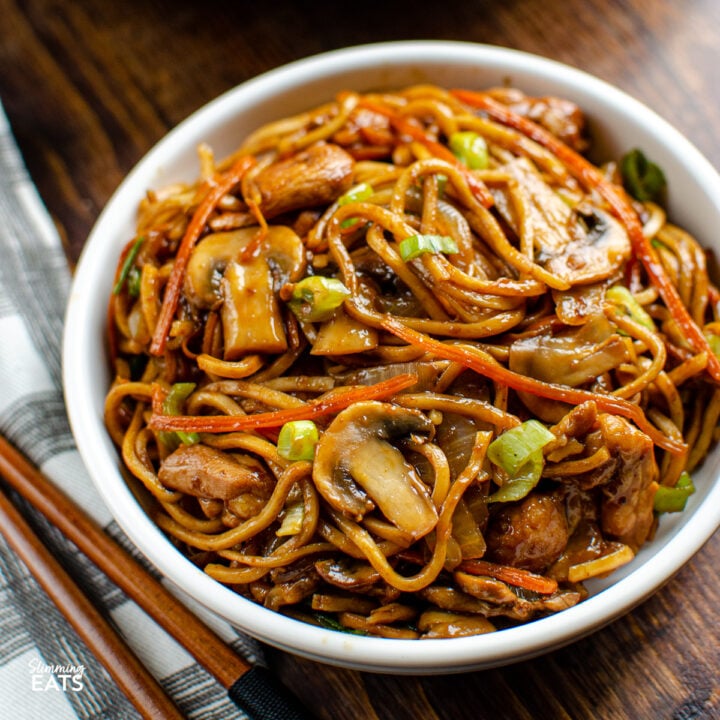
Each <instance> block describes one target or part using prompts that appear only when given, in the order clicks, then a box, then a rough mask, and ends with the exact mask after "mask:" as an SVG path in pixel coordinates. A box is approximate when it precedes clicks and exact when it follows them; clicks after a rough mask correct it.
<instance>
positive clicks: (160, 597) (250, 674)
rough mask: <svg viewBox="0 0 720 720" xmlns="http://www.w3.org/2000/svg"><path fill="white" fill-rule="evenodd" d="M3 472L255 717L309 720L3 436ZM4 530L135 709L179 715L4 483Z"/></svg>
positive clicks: (171, 718) (0, 515)
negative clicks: (30, 522) (9, 496)
mask: <svg viewBox="0 0 720 720" xmlns="http://www.w3.org/2000/svg"><path fill="white" fill-rule="evenodd" d="M0 475H1V476H2V477H3V478H4V479H5V480H6V482H7V483H8V484H9V485H10V486H11V487H13V488H14V489H15V490H16V491H17V492H18V493H19V494H20V495H22V496H23V497H24V498H25V499H26V500H27V501H28V502H29V503H30V504H31V505H33V506H34V507H35V508H36V509H37V510H38V511H39V512H40V513H42V514H43V515H44V516H45V517H46V518H47V519H48V520H49V521H50V522H51V523H52V524H53V525H54V526H55V527H57V528H58V529H59V530H60V531H61V532H62V533H63V534H64V535H65V536H66V537H67V538H68V539H69V540H70V541H72V542H73V543H74V544H75V545H76V546H77V548H78V549H79V550H80V551H81V552H82V553H84V554H85V555H86V556H87V557H88V558H89V559H90V560H92V562H93V563H95V565H97V567H98V568H99V569H100V570H102V571H103V572H104V573H105V574H106V575H107V576H108V578H109V579H110V580H112V581H113V582H114V583H115V584H116V585H117V586H118V587H119V588H121V589H122V590H123V591H124V592H125V593H126V594H127V595H128V597H130V598H132V599H133V600H134V601H135V602H136V603H137V604H138V605H139V606H140V607H141V608H142V609H143V610H145V612H146V613H147V614H148V615H150V617H152V618H153V619H154V620H155V621H156V622H157V623H158V625H160V626H161V627H163V628H164V629H165V630H166V631H167V632H168V633H169V634H170V635H172V636H173V637H174V638H175V639H176V640H177V641H178V642H179V643H180V644H181V645H183V646H184V647H185V648H186V649H187V650H188V652H189V653H190V654H191V655H192V656H193V657H194V658H195V659H196V660H197V662H198V663H200V665H202V666H203V667H204V668H205V669H206V670H207V671H208V672H209V673H210V674H211V675H212V676H213V677H215V679H216V680H217V681H218V682H219V683H220V684H221V685H222V686H223V687H224V688H225V689H226V690H227V691H228V696H229V697H230V699H231V700H232V701H233V702H234V703H235V704H236V705H237V706H238V707H239V708H240V709H241V710H243V711H244V712H245V713H247V714H248V715H249V717H250V718H251V720H309V718H310V717H311V715H309V714H308V712H307V711H306V710H305V709H304V708H303V707H302V706H301V705H300V703H299V702H298V701H297V699H296V698H295V697H294V696H292V695H291V694H290V693H289V692H288V691H287V690H286V689H285V688H284V686H283V685H281V684H280V683H279V682H278V681H277V680H276V679H275V678H274V677H273V676H272V675H271V674H270V673H269V672H268V671H267V670H266V669H265V668H262V667H259V666H252V665H250V664H249V663H247V662H246V661H245V660H243V659H242V658H241V657H239V656H238V655H237V654H236V653H235V652H234V651H233V650H232V649H231V648H230V647H229V646H228V645H226V644H225V642H223V640H222V639H221V638H219V637H218V636H217V635H216V634H215V633H214V632H213V631H212V630H211V629H210V628H208V627H207V626H206V625H205V624H204V623H202V622H201V621H200V620H199V619H198V618H197V617H196V616H195V615H194V614H193V613H192V612H191V611H190V610H189V609H188V608H187V607H185V605H183V604H182V603H180V601H179V600H177V599H176V598H175V596H174V595H172V594H171V593H170V592H169V591H168V590H166V589H165V587H164V586H163V585H162V584H161V583H160V582H158V581H157V580H156V579H155V578H154V577H153V576H152V575H150V574H149V573H148V572H147V571H146V570H145V569H144V568H143V567H142V566H141V565H140V564H139V563H138V562H137V561H136V560H135V559H134V558H133V557H132V556H131V555H130V554H129V553H128V552H127V551H126V550H124V549H123V548H122V547H121V546H120V545H118V543H117V542H115V540H113V539H112V538H111V537H110V536H109V535H108V534H107V533H105V532H104V531H103V529H102V528H101V527H100V526H99V525H98V524H97V523H96V522H95V521H94V520H93V519H92V518H91V517H90V516H89V515H87V513H85V511H84V510H83V509H82V508H80V507H79V506H78V505H77V504H76V503H75V502H73V501H72V500H71V499H70V498H69V497H67V495H65V494H64V493H63V492H62V491H61V490H60V489H59V488H57V487H56V486H55V485H54V484H53V483H52V482H50V481H49V480H48V479H47V478H46V477H45V476H44V475H43V474H42V473H41V472H40V471H39V470H38V469H37V468H35V467H34V466H33V465H32V464H31V463H30V462H29V461H28V460H27V459H26V458H25V457H24V456H23V455H22V454H21V453H20V452H19V451H18V450H16V449H15V448H14V447H13V446H12V445H11V444H10V443H9V442H8V441H7V440H6V439H5V438H3V437H2V436H0ZM0 532H1V533H2V535H3V536H4V537H5V539H6V540H7V542H8V544H9V545H10V547H12V548H13V550H14V551H15V552H16V553H17V555H18V556H19V557H20V559H21V560H22V561H23V562H24V563H25V565H27V567H28V569H29V570H30V572H31V573H32V574H33V575H34V576H35V578H36V580H37V581H38V583H39V584H40V585H41V587H42V588H43V589H44V590H45V592H46V593H47V594H48V595H49V596H50V598H51V599H52V601H53V602H54V603H55V605H56V606H57V607H58V609H59V610H60V611H61V612H62V614H63V615H64V616H65V617H66V618H67V620H68V621H69V623H70V624H71V625H72V627H73V628H74V629H75V631H76V632H77V633H78V635H79V636H80V637H81V638H82V639H83V640H84V641H85V643H86V645H87V646H88V647H89V648H90V650H91V651H92V652H93V654H94V655H95V656H96V657H97V659H98V660H99V661H100V662H101V663H102V664H103V666H104V667H105V669H106V670H107V671H108V673H109V674H110V676H111V677H112V678H113V679H114V680H115V682H116V683H117V684H118V687H119V688H120V689H121V690H122V691H123V692H124V693H125V695H126V696H127V697H128V699H129V700H130V701H131V702H132V703H133V705H134V706H135V707H136V708H137V710H138V712H139V713H140V714H141V715H142V716H143V717H144V718H148V719H150V718H152V719H153V720H157V719H158V718H165V719H167V720H175V719H176V718H178V719H179V718H182V717H183V716H182V714H181V713H180V711H179V710H178V708H177V707H176V705H175V704H174V703H173V702H172V701H171V700H170V698H168V696H167V695H166V694H165V692H164V691H163V689H162V688H161V687H160V685H159V684H158V682H157V681H156V680H155V678H154V677H153V676H152V675H151V674H150V673H149V672H148V670H147V669H146V668H145V667H144V666H143V665H142V663H141V662H140V661H139V660H138V658H137V657H136V656H135V655H134V654H133V652H132V650H131V649H130V648H129V647H128V646H127V644H126V643H125V641H124V640H123V639H122V638H121V637H120V636H119V635H118V634H117V633H116V632H115V630H114V629H113V627H112V626H111V625H110V624H109V622H108V621H107V620H106V619H105V618H104V617H103V616H102V615H101V614H100V613H99V612H98V610H97V609H96V608H95V607H94V606H93V605H92V603H91V602H90V601H89V600H88V599H87V597H86V596H85V595H84V594H83V592H82V591H81V590H80V588H78V586H77V585H76V584H75V582H74V581H73V579H72V578H71V577H70V576H69V575H68V573H67V572H66V571H65V570H64V568H63V567H62V566H61V565H60V563H59V562H58V561H57V560H56V559H55V557H54V556H53V555H52V554H51V553H50V551H49V550H48V549H47V548H46V547H45V545H44V544H43V543H42V542H41V541H40V539H39V538H38V537H37V535H35V533H34V531H33V530H32V528H31V527H30V525H28V523H27V521H26V520H25V519H24V518H23V516H22V515H21V514H20V512H19V511H18V510H17V509H16V508H15V506H14V505H13V504H12V502H11V501H10V499H9V498H8V496H7V495H6V494H5V493H3V492H2V490H1V489H0Z"/></svg>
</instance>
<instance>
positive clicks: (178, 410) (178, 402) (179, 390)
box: [160, 382, 200, 449]
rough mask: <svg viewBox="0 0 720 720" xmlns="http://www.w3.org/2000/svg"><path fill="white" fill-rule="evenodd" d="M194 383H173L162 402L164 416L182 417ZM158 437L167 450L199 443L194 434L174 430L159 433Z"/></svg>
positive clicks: (196, 435)
mask: <svg viewBox="0 0 720 720" xmlns="http://www.w3.org/2000/svg"><path fill="white" fill-rule="evenodd" d="M195 387H196V383H192V382H178V383H174V384H173V386H172V387H171V388H170V392H169V393H168V394H167V395H166V396H165V400H164V401H163V412H164V413H165V414H166V415H182V414H183V410H184V404H185V400H187V398H188V396H189V395H190V393H192V391H193V390H194V389H195ZM160 437H161V439H162V441H163V443H165V445H167V446H168V447H169V448H173V449H174V448H176V447H177V446H178V445H179V444H180V443H183V444H184V445H194V444H195V443H197V442H200V436H199V435H198V434H197V433H196V432H184V431H182V430H176V431H174V432H161V433H160Z"/></svg>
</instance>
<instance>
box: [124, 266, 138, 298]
mask: <svg viewBox="0 0 720 720" xmlns="http://www.w3.org/2000/svg"><path fill="white" fill-rule="evenodd" d="M141 277H142V273H141V272H140V268H139V267H138V266H137V265H133V266H132V267H131V268H130V272H129V273H128V275H127V291H128V295H129V296H130V297H133V298H136V297H137V296H138V295H139V294H140V280H141Z"/></svg>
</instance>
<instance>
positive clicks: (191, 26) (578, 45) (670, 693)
mask: <svg viewBox="0 0 720 720" xmlns="http://www.w3.org/2000/svg"><path fill="white" fill-rule="evenodd" d="M0 18H2V19H1V20H0V98H1V99H2V102H3V104H4V106H5V109H6V112H7V114H8V116H9V118H10V121H11V123H12V125H13V129H14V131H15V134H16V137H17V139H18V142H19V144H20V147H21V149H22V151H23V153H24V155H25V159H26V162H27V164H28V167H29V169H30V172H31V174H32V176H33V178H34V180H35V182H36V183H37V185H38V188H39V190H40V192H41V194H42V197H43V198H44V200H45V202H46V204H47V206H48V208H49V210H50V212H51V213H52V215H53V217H54V218H55V220H56V222H57V224H58V227H59V228H60V229H61V232H62V234H63V237H64V238H65V241H66V244H67V252H68V257H69V259H70V260H71V261H75V260H76V259H77V257H78V256H79V254H80V251H81V250H82V247H83V244H84V242H85V239H86V237H87V234H88V232H89V230H90V228H91V226H92V224H93V222H94V220H95V219H96V217H97V215H98V213H99V212H100V210H101V209H102V207H103V205H104V204H105V203H106V201H107V200H108V198H109V196H110V194H111V193H112V191H113V190H114V189H115V187H117V185H118V184H119V183H120V181H121V180H122V178H123V177H124V176H125V174H126V173H127V172H128V170H129V169H130V168H131V167H132V166H133V165H134V164H135V163H136V162H137V161H138V160H139V159H140V158H141V157H142V156H143V154H144V153H145V152H146V151H147V150H148V149H149V148H150V147H152V145H153V144H154V143H155V142H156V141H157V140H158V139H159V138H160V137H162V136H163V135H164V134H165V133H166V132H167V131H168V130H169V129H170V128H171V127H173V126H174V125H176V124H177V123H178V122H180V121H181V120H182V119H184V118H185V117H186V116H187V115H189V114H190V113H191V112H192V111H193V110H195V109H197V108H199V107H200V106H202V105H203V104H204V103H206V102H207V101H208V100H210V99H212V98H213V97H215V96H216V95H218V94H219V93H221V92H223V91H225V90H227V89H229V88H231V87H233V86H234V85H236V84H238V83H240V82H242V81H243V80H246V79H248V78H250V77H252V76H255V75H257V74H258V73H260V72H263V71H266V70H269V69H271V68H274V67H276V66H278V65H282V64H283V63H286V62H289V61H291V60H295V59H298V58H300V57H303V56H306V55H310V54H314V53H317V52H322V51H324V50H329V49H333V48H338V47H343V46H347V45H354V44H358V43H364V42H373V41H381V40H399V39H413V38H414V39H419V38H436V39H453V40H470V41H476V42H489V43H494V44H499V45H504V46H508V47H513V48H518V49H522V50H527V51H530V52H535V53H539V54H541V55H545V56H547V57H551V58H556V59H558V60H561V61H563V62H566V63H569V64H571V65H574V66H576V67H579V68H581V69H584V70H587V71H590V72H592V73H594V74H595V75H597V76H599V77H601V78H603V79H605V80H608V81H610V82H612V83H614V84H615V85H618V86H619V87H620V88H622V89H624V90H626V91H628V92H629V93H631V94H632V95H634V96H635V97H637V98H638V99H640V100H642V101H644V102H646V103H647V104H649V105H650V106H651V107H653V109H655V110H656V111H657V112H659V113H660V114H661V115H662V116H664V117H665V118H666V119H668V120H669V121H670V122H671V123H673V124H674V125H675V126H676V127H678V128H679V129H680V130H681V131H682V132H683V133H685V134H686V135H687V136H688V137H689V138H690V139H691V140H692V141H693V142H694V143H695V144H696V145H697V146H698V147H699V148H700V150H701V151H702V152H703V153H704V154H705V155H706V156H707V157H708V158H709V159H710V161H711V162H713V163H714V164H715V165H716V166H720V142H718V141H719V140H720V102H718V98H719V97H720V73H719V72H718V70H719V69H720V3H718V2H717V0H686V1H685V2H678V1H677V0H505V2H500V1H498V2H491V1H490V0H484V1H483V0H479V1H476V2H472V1H467V2H464V3H452V4H447V3H446V4H444V5H443V4H438V5H436V6H428V5H423V4H422V3H418V2H417V0H413V1H410V0H400V1H399V2H395V3H381V4H358V3H355V4H348V3H339V2H337V1H335V2H329V0H316V1H315V2H312V3H309V2H308V3H299V2H294V1H293V0H274V2H257V3H250V2H237V1H236V2H232V1H230V0H227V1H222V0H203V2H196V1H195V2H192V1H190V0H184V1H183V0H155V1H154V2H141V1H140V0H128V1H126V2H122V3H110V2H106V0H76V1H74V2H69V1H68V2H60V1H59V0H0ZM719 567H720V537H719V536H717V535H716V536H715V537H714V538H713V539H712V540H711V541H710V542H709V543H708V544H707V545H706V546H705V548H704V549H703V550H702V551H701V552H700V553H698V555H697V556H696V557H695V558H694V559H693V560H692V562H691V563H690V564H688V566H686V567H685V568H684V569H683V570H682V571H681V572H680V573H679V574H678V575H677V576H676V578H675V579H673V580H672V581H671V582H670V583H668V584H667V585H666V586H665V587H664V588H663V589H662V590H661V591H660V592H658V593H657V594H656V595H655V596H653V597H652V598H651V599H650V600H648V601H646V602H645V603H643V604H642V605H641V606H640V607H638V608H637V609H636V610H634V611H633V612H631V613H630V614H628V615H627V616H625V617H624V618H623V619H621V620H619V621H617V622H615V623H613V624H612V625H610V626H609V627H607V628H604V629H602V630H598V631H597V632H596V633H595V634H593V635H592V636H590V637H588V638H586V639H584V640H581V641H579V642H577V643H575V644H573V645H572V646H569V647H567V648H565V649H562V650H559V651H556V652H554V653H551V654H549V655H546V656H545V657H543V658H541V659H538V660H534V661H529V662H524V663H520V664H516V665H512V666H509V667H505V668H501V669H496V670H488V671H484V672H476V673H467V674H461V675H448V676H429V677H395V676H385V675H372V674H365V673H357V672H353V671H349V670H342V669H336V668H330V667H325V666H322V665H318V664H316V663H312V662H310V661H307V660H302V659H297V658H294V657H291V656H289V655H286V654H284V653H280V652H277V651H271V653H270V654H271V659H272V661H273V665H274V667H275V668H276V670H277V672H278V673H279V674H280V675H281V677H282V679H283V680H284V681H285V682H286V683H287V684H288V685H289V686H290V687H293V688H294V690H295V691H296V692H297V694H298V695H299V696H300V697H301V699H303V700H304V701H305V702H306V703H307V704H308V705H310V706H313V707H316V708H317V711H318V715H319V716H320V717H321V718H328V719H330V718H332V719H333V720H338V719H340V720H342V719H345V718H347V719H348V720H350V719H352V720H355V719H357V718H371V719H378V720H404V719H405V718H407V719H408V720H410V719H411V718H412V719H414V720H436V719H440V720H450V719H452V720H462V719H465V718H467V719H470V718H472V719H473V720H476V719H478V718H479V719H483V718H520V719H525V718H527V719H528V720H530V719H533V720H536V719H538V718H553V719H554V718H561V719H563V718H600V719H604V718H607V719H608V720H610V719H615V718H667V719H672V720H691V719H695V718H714V717H720V682H719V680H718V668H719V667H720V622H719V621H720V613H719V612H718V607H720V590H719V588H720V572H719V570H718V568H719Z"/></svg>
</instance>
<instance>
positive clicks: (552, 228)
mask: <svg viewBox="0 0 720 720" xmlns="http://www.w3.org/2000/svg"><path fill="white" fill-rule="evenodd" d="M503 169H504V170H505V171H506V172H507V173H508V174H509V175H510V176H511V177H513V178H514V179H515V180H517V182H518V185H519V186H520V187H522V188H523V192H524V193H526V195H525V196H524V199H525V206H524V212H525V217H524V224H525V227H526V228H528V229H529V232H530V233H531V234H532V239H533V244H534V246H535V250H536V253H537V257H536V260H537V262H538V263H539V264H540V265H542V266H543V267H544V268H545V269H546V270H548V271H549V272H551V273H553V274H554V275H557V276H558V277H560V278H562V279H563V280H566V281H567V282H569V283H570V284H571V285H585V284H588V283H595V282H599V281H600V280H605V279H607V278H609V277H612V276H613V275H615V274H616V273H617V272H618V271H619V270H620V269H621V267H622V265H623V264H624V263H625V262H626V261H627V260H628V259H629V257H630V254H631V248H630V239H629V238H628V235H627V232H626V231H625V228H624V227H623V226H622V225H621V224H620V223H619V222H618V221H617V220H615V218H613V217H612V216H611V215H609V214H608V213H607V212H605V211H604V210H601V209H600V208H597V207H595V206H593V205H591V204H590V203H582V204H581V205H578V206H576V207H574V208H571V207H569V206H568V205H567V204H566V203H565V202H564V201H563V200H562V199H561V198H560V197H559V196H558V195H557V193H555V191H554V190H553V189H552V187H550V186H549V185H548V184H547V183H546V182H545V181H544V180H543V178H542V176H541V175H540V173H539V172H538V171H537V169H536V168H535V167H534V166H533V165H532V163H531V162H530V161H529V160H527V159H526V158H517V159H514V160H512V161H511V162H509V163H507V164H505V165H504V166H503ZM493 195H494V196H495V199H496V201H497V208H498V210H499V212H500V213H501V214H502V215H503V217H504V219H505V220H506V221H507V222H508V223H509V224H510V226H511V227H512V228H513V230H514V231H515V232H516V233H517V234H518V235H519V234H520V229H521V222H520V218H519V216H518V212H517V211H516V208H515V206H514V203H513V201H512V199H511V197H510V195H511V187H510V186H508V188H507V189H506V188H498V189H496V190H494V191H493Z"/></svg>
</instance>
